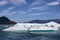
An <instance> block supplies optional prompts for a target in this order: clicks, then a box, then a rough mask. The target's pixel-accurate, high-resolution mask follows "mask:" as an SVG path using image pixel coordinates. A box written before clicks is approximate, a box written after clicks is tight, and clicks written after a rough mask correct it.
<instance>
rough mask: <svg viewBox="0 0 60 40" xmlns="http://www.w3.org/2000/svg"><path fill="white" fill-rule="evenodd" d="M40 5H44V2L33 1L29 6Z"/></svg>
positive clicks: (40, 0) (39, 0)
mask: <svg viewBox="0 0 60 40" xmlns="http://www.w3.org/2000/svg"><path fill="white" fill-rule="evenodd" d="M41 4H45V2H44V1H43V0H35V1H34V2H33V3H32V4H31V6H37V5H41Z"/></svg>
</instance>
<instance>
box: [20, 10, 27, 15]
mask: <svg viewBox="0 0 60 40" xmlns="http://www.w3.org/2000/svg"><path fill="white" fill-rule="evenodd" d="M26 13H27V12H25V11H21V10H20V11H19V14H20V15H24V14H26Z"/></svg>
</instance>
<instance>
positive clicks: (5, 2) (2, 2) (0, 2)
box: [0, 1, 8, 6]
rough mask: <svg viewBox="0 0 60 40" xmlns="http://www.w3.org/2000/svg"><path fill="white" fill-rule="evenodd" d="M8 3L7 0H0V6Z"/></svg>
mask: <svg viewBox="0 0 60 40" xmlns="http://www.w3.org/2000/svg"><path fill="white" fill-rule="evenodd" d="M7 3H8V1H0V6H4V5H6V4H7Z"/></svg>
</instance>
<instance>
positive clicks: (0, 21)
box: [0, 16, 16, 24]
mask: <svg viewBox="0 0 60 40" xmlns="http://www.w3.org/2000/svg"><path fill="white" fill-rule="evenodd" d="M0 24H16V22H14V21H11V20H9V19H8V18H7V17H5V16H2V17H0Z"/></svg>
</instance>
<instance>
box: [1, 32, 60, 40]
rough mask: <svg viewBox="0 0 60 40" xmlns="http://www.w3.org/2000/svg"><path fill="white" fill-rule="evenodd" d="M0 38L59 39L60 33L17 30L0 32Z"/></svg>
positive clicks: (25, 39)
mask: <svg viewBox="0 0 60 40" xmlns="http://www.w3.org/2000/svg"><path fill="white" fill-rule="evenodd" d="M0 40H60V35H40V34H38V35H37V34H29V33H19V32H0Z"/></svg>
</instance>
